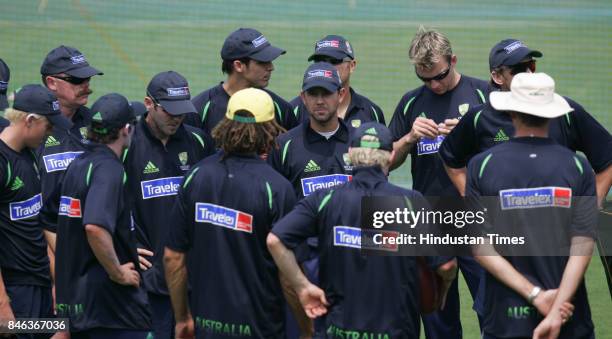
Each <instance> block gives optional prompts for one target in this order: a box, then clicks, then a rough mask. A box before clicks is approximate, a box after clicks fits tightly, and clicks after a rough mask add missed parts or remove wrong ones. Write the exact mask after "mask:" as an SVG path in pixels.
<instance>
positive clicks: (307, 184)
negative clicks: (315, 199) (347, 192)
mask: <svg viewBox="0 0 612 339" xmlns="http://www.w3.org/2000/svg"><path fill="white" fill-rule="evenodd" d="M352 178H353V176H351V175H347V174H330V175H321V176H318V177H311V178H303V179H302V180H301V181H302V193H304V196H305V197H307V196H309V195H311V194H312V193H314V192H315V191H318V190H321V189H326V188H331V187H335V186H338V185H342V184H344V183H347V182H349V181H351V179H352Z"/></svg>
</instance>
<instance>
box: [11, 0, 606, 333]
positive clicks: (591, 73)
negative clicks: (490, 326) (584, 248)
mask: <svg viewBox="0 0 612 339" xmlns="http://www.w3.org/2000/svg"><path fill="white" fill-rule="evenodd" d="M419 25H425V26H427V27H433V28H436V29H439V30H440V31H442V32H444V33H445V34H446V35H447V36H448V37H449V38H450V40H451V42H452V45H453V50H454V52H455V53H456V54H457V55H458V58H459V63H458V69H459V71H460V72H462V73H465V74H468V75H472V76H476V77H479V78H483V79H484V78H487V74H488V64H487V60H488V59H487V56H488V52H489V49H490V48H491V46H493V44H495V43H496V42H497V41H499V40H501V39H503V38H507V37H513V38H518V39H521V40H523V41H524V42H526V43H527V44H528V45H529V46H530V47H532V48H535V49H538V50H540V51H542V52H543V53H544V57H543V58H542V59H541V60H540V61H539V62H538V71H543V72H546V73H548V74H550V75H552V76H553V78H554V79H555V80H556V82H557V91H558V92H559V93H561V94H564V95H567V96H570V97H571V98H573V99H574V100H576V101H578V102H579V103H581V104H582V105H583V106H584V107H585V108H586V109H587V110H588V111H589V112H590V113H591V114H593V115H594V116H595V117H596V118H597V119H598V120H599V121H600V122H601V123H602V124H603V125H604V126H605V127H606V128H607V129H608V130H610V129H611V127H612V118H611V116H610V114H609V110H610V106H611V105H612V95H611V94H612V93H611V89H612V87H611V85H610V82H611V80H612V61H611V57H610V55H612V44H611V33H612V1H610V0H607V1H606V0H602V1H595V0H580V1H578V0H575V1H567V0H540V1H530V0H514V1H505V0H504V1H487V0H470V1H467V0H453V1H451V0H438V1H431V0H427V1H424V0H423V1H421V0H413V1H400V0H389V1H375V0H343V1H329V0H310V1H293V0H289V1H281V0H257V1H236V0H206V1H197V0H184V1H179V0H165V1H160V0H129V1H128V0H126V1H120V0H105V1H101V0H98V1H95V0H80V1H79V0H73V1H70V0H36V1H34V0H0V42H1V43H0V57H1V58H3V59H4V60H5V61H6V62H7V63H8V64H9V66H10V68H11V71H12V78H11V82H10V89H16V88H17V87H19V86H21V85H23V84H26V83H38V82H39V81H40V75H39V69H40V64H41V62H42V60H43V58H44V56H45V54H46V53H47V52H48V51H49V50H51V49H52V48H54V47H56V46H58V45H60V44H67V45H71V46H75V47H77V48H78V49H80V50H81V51H82V52H83V53H84V54H85V55H86V56H87V58H88V60H89V62H90V63H91V64H92V65H94V66H95V67H97V68H99V69H101V70H103V71H104V72H105V73H106V74H105V75H104V76H102V77H96V78H95V79H94V80H93V81H92V83H91V87H92V89H93V90H94V94H93V95H92V97H91V98H90V104H91V103H93V101H94V100H95V99H96V98H97V97H98V96H100V95H102V94H105V93H108V92H111V91H113V92H119V93H122V94H124V95H126V96H127V97H128V98H130V99H132V100H139V99H142V97H143V96H144V92H145V86H146V84H147V82H148V81H149V79H150V78H151V77H152V76H153V75H154V74H156V73H157V72H160V71H164V70H170V69H172V70H175V71H178V72H180V73H182V74H183V75H185V76H186V77H187V79H188V80H189V82H190V86H191V89H192V93H194V94H195V93H199V92H200V91H202V90H204V89H206V88H208V87H210V86H212V85H214V84H216V83H218V82H219V81H221V80H222V79H223V75H222V73H221V70H220V64H221V61H220V56H219V50H220V48H221V45H222V43H223V40H224V38H225V37H226V36H227V35H228V34H229V32H231V31H233V30H235V29H236V28H238V27H253V28H257V29H258V30H260V31H261V32H263V33H264V34H265V35H266V36H267V38H268V39H269V40H270V41H271V42H272V43H273V44H275V45H277V46H280V47H282V48H284V49H286V50H287V54H286V55H284V56H282V57H280V58H279V59H277V61H276V62H275V67H276V70H275V71H274V73H273V75H272V80H271V82H270V87H269V88H270V89H272V90H273V91H275V92H277V93H278V94H280V95H281V96H283V97H285V98H286V99H288V100H289V99H291V98H293V97H294V96H295V95H296V94H297V93H298V91H299V88H300V81H301V77H302V74H303V71H304V69H305V68H306V66H307V61H306V58H307V56H308V55H309V54H310V53H311V51H312V50H313V46H314V42H315V41H316V40H317V39H319V38H321V37H323V36H324V35H327V34H341V35H344V36H345V37H347V38H348V39H349V40H350V41H351V44H352V46H353V48H354V50H355V53H356V57H357V59H358V66H357V70H356V73H354V75H353V77H352V79H351V81H352V85H353V87H355V88H356V89H357V90H358V91H359V92H360V93H362V94H365V95H366V96H368V97H370V98H371V99H372V100H374V101H375V102H376V103H378V104H379V105H380V106H381V107H382V108H383V110H384V112H385V115H386V119H387V121H389V120H390V118H391V114H392V112H393V110H394V108H395V105H396V104H397V102H398V100H399V98H400V97H401V96H402V95H403V93H405V92H406V91H407V90H409V89H412V88H414V87H417V86H419V85H421V83H420V82H419V80H418V79H417V78H416V76H415V75H414V71H413V69H412V67H411V65H410V63H409V61H408V57H407V50H408V44H409V42H410V40H411V39H412V36H413V35H414V33H415V31H416V30H417V28H418V26H419ZM610 151H611V152H612V150H610ZM408 172H409V167H408V166H407V165H405V166H403V169H400V170H398V171H395V173H394V174H393V176H392V180H393V181H394V182H396V183H400V184H402V185H406V186H409V184H410V176H409V174H408ZM600 273H601V272H600ZM597 279H598V280H601V279H602V277H597ZM602 284H603V281H602ZM601 287H602V289H601V291H600V292H601V298H595V299H596V302H600V303H601V302H603V303H606V304H604V305H605V306H601V307H605V308H607V309H609V307H610V304H609V300H610V299H607V298H608V297H607V296H606V293H607V292H606V291H605V288H604V287H603V285H602V286H601ZM463 292H465V291H463ZM597 299H599V300H597ZM466 307H469V306H466ZM603 310H604V308H602V312H600V313H598V312H594V314H595V317H596V319H599V320H597V321H598V323H597V325H598V326H602V325H604V328H605V327H606V326H607V327H608V330H607V331H605V332H599V333H600V334H601V333H610V331H612V324H611V322H612V321H611V320H610V318H609V317H608V318H607V319H605V318H604V316H603V314H602V313H603V312H605V311H603ZM466 311H467V309H466ZM464 313H465V312H464ZM597 317H600V318H597ZM472 320H473V319H472ZM471 333H476V332H471ZM474 335H476V334H474ZM604 335H609V334H604ZM468 337H471V336H468Z"/></svg>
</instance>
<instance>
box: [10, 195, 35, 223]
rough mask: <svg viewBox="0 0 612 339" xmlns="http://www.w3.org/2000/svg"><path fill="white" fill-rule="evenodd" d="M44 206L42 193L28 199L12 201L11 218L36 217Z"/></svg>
mask: <svg viewBox="0 0 612 339" xmlns="http://www.w3.org/2000/svg"><path fill="white" fill-rule="evenodd" d="M41 208H42V195H41V194H40V193H38V194H37V195H35V196H33V197H31V198H30V199H28V200H23V201H18V202H12V203H10V204H9V209H10V216H11V220H21V219H27V218H31V217H35V216H37V215H38V212H40V209H41Z"/></svg>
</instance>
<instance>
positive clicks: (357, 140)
mask: <svg viewBox="0 0 612 339" xmlns="http://www.w3.org/2000/svg"><path fill="white" fill-rule="evenodd" d="M367 135H368V136H371V137H374V138H367V139H368V140H363V139H364V136H367ZM350 146H351V147H366V148H375V149H382V150H385V151H389V152H391V151H393V136H392V135H391V131H390V130H389V129H388V128H387V127H386V126H385V125H383V124H379V123H377V122H367V123H365V124H362V125H361V126H359V128H357V129H355V130H354V131H353V134H352V136H351V144H350Z"/></svg>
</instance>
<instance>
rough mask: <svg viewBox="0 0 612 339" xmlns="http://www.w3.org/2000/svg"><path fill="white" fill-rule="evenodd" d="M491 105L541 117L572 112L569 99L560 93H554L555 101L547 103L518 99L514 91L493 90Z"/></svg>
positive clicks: (549, 117)
mask: <svg viewBox="0 0 612 339" xmlns="http://www.w3.org/2000/svg"><path fill="white" fill-rule="evenodd" d="M489 101H490V102H491V106H493V108H495V109H496V110H498V111H513V112H519V113H525V114H529V115H533V116H536V117H540V118H547V119H553V118H557V117H560V116H562V115H564V114H567V113H569V112H572V111H573V110H574V109H573V108H571V107H570V105H569V104H568V103H567V101H566V100H565V99H564V98H563V97H562V96H560V95H559V94H556V93H554V94H553V101H552V102H549V103H546V104H534V103H527V102H524V101H519V100H517V99H516V98H515V97H514V96H513V95H512V92H499V91H497V92H491V94H489Z"/></svg>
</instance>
